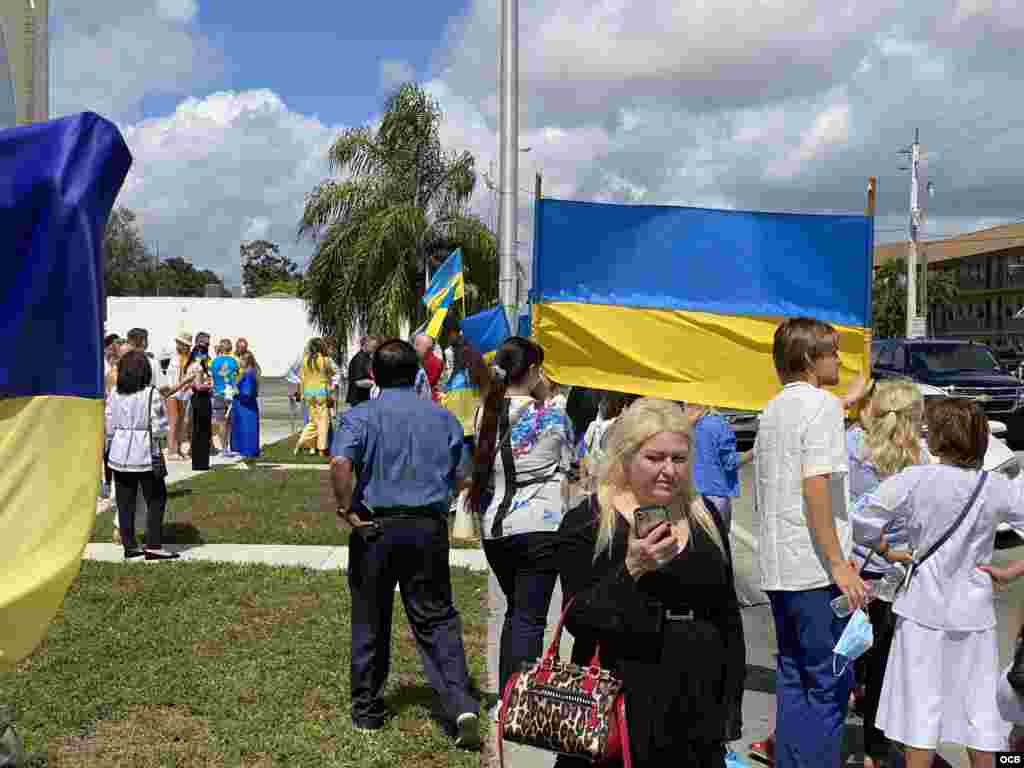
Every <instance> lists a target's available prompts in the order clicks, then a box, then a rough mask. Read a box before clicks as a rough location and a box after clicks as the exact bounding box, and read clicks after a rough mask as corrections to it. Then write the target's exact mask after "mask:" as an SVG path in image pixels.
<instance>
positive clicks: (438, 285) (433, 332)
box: [423, 248, 466, 339]
mask: <svg viewBox="0 0 1024 768" xmlns="http://www.w3.org/2000/svg"><path fill="white" fill-rule="evenodd" d="M465 297H466V282H465V279H464V278H463V276H462V249H461V248H456V249H455V250H454V251H452V253H451V255H450V256H449V257H448V258H447V259H445V262H444V264H442V265H441V267H440V268H439V269H438V270H437V272H435V273H434V276H433V278H431V280H430V286H429V287H428V288H427V292H426V293H425V294H423V303H424V304H425V305H426V307H427V310H428V311H430V312H433V313H434V315H433V317H432V318H431V319H430V322H429V323H427V329H426V331H425V333H426V334H427V335H428V336H432V337H433V338H435V339H436V338H437V336H438V334H439V333H440V332H441V326H442V325H444V319H445V317H446V316H447V314H448V309H449V307H451V305H452V302H453V301H455V300H457V299H465Z"/></svg>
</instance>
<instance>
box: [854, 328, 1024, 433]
mask: <svg viewBox="0 0 1024 768" xmlns="http://www.w3.org/2000/svg"><path fill="white" fill-rule="evenodd" d="M871 369H872V372H873V374H874V376H875V378H878V379H885V378H893V377H896V376H902V377H907V378H910V379H913V380H914V381H915V382H917V383H919V384H926V385H929V386H932V387H936V388H938V389H941V390H942V391H943V392H945V393H946V394H948V395H950V396H951V397H969V398H972V399H974V400H976V401H977V402H978V404H979V405H981V407H982V408H983V409H984V410H985V413H986V414H988V416H989V418H991V419H995V420H996V421H1002V422H1004V423H1005V424H1006V426H1007V429H1008V432H1009V434H1008V437H1010V438H1011V439H1015V440H1017V439H1020V438H1022V437H1024V431H1022V428H1024V422H1021V419H1022V418H1024V385H1022V384H1021V382H1020V381H1019V380H1018V379H1016V378H1015V377H1013V376H1011V375H1010V374H1009V373H1008V372H1007V371H1006V369H1005V368H1003V367H1002V366H1001V365H1000V364H999V362H998V361H997V360H996V356H995V355H994V354H992V350H990V349H989V348H988V347H987V346H985V345H984V344H978V343H976V342H973V341H960V340H953V339H884V340H881V341H876V342H875V343H874V344H873V346H872V349H871ZM1018 422H1021V423H1018Z"/></svg>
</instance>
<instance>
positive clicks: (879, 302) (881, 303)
mask: <svg viewBox="0 0 1024 768" xmlns="http://www.w3.org/2000/svg"><path fill="white" fill-rule="evenodd" d="M920 274H921V272H920V270H918V276H919V277H920ZM959 293H960V289H959V288H958V286H957V284H956V278H955V277H954V276H953V275H952V273H946V272H942V271H934V270H929V272H928V309H929V310H932V309H935V308H937V307H940V306H943V305H946V304H951V303H953V302H955V301H956V300H957V298H958V297H959ZM872 326H873V328H872V330H873V335H874V337H875V338H876V339H887V338H892V337H898V336H904V335H906V331H907V262H906V260H905V259H900V258H894V259H889V260H888V261H885V262H883V263H882V264H880V265H879V267H878V269H876V270H875V276H874V281H873V286H872Z"/></svg>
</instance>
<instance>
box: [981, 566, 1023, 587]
mask: <svg viewBox="0 0 1024 768" xmlns="http://www.w3.org/2000/svg"><path fill="white" fill-rule="evenodd" d="M978 570H979V571H984V572H985V573H987V574H988V575H989V576H991V577H992V586H994V587H995V588H996V589H997V590H998V591H1000V592H1003V591H1005V590H1007V589H1009V588H1010V584H1012V583H1013V582H1015V581H1016V580H1017V579H1019V578H1020V577H1021V575H1022V574H1024V560H1018V561H1017V562H1015V563H1013V564H1012V565H1008V566H1006V567H1005V568H997V567H996V566H994V565H979V566H978Z"/></svg>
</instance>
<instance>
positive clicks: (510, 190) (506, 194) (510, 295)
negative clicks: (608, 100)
mask: <svg viewBox="0 0 1024 768" xmlns="http://www.w3.org/2000/svg"><path fill="white" fill-rule="evenodd" d="M500 21H501V23H500V25H499V29H500V30H501V31H500V33H499V34H500V38H501V39H500V40H499V48H500V51H501V58H500V60H499V65H500V66H499V70H498V71H499V73H500V74H499V78H500V88H499V92H500V98H499V105H500V115H499V145H500V150H501V151H500V156H499V174H500V177H501V180H500V182H499V185H498V194H499V196H500V198H501V208H500V210H499V216H498V265H499V272H498V299H499V301H500V302H501V304H502V306H503V307H504V308H505V315H506V317H507V318H508V322H509V327H510V328H511V327H514V323H515V321H516V295H515V290H516V267H515V259H516V242H515V241H516V237H517V235H518V213H519V211H518V193H519V0H501V20H500Z"/></svg>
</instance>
